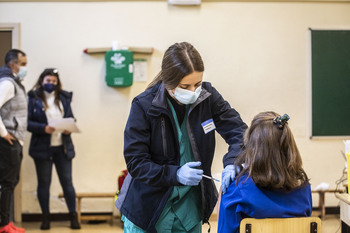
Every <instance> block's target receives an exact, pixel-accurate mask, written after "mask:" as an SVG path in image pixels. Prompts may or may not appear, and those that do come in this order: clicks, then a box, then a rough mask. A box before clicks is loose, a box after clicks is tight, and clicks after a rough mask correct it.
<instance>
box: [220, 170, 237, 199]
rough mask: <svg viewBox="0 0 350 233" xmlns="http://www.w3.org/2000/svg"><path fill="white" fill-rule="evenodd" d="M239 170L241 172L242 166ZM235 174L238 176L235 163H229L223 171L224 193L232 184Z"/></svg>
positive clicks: (222, 185) (222, 188)
mask: <svg viewBox="0 0 350 233" xmlns="http://www.w3.org/2000/svg"><path fill="white" fill-rule="evenodd" d="M237 170H238V172H239V170H240V168H239V167H237ZM235 176H236V169H235V165H227V166H226V167H225V169H224V170H223V171H222V179H221V190H222V194H225V193H226V190H227V188H228V187H229V186H230V184H231V182H232V181H233V180H234V178H235Z"/></svg>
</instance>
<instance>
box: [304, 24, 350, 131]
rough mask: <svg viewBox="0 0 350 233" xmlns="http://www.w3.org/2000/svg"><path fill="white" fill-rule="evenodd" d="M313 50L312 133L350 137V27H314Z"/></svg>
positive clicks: (312, 34) (312, 31) (312, 33)
mask: <svg viewBox="0 0 350 233" xmlns="http://www.w3.org/2000/svg"><path fill="white" fill-rule="evenodd" d="M311 50H312V51H311V63H312V77H311V79H312V81H311V86H312V135H311V136H312V137H314V136H344V137H347V136H350V30H311Z"/></svg>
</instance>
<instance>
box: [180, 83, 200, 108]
mask: <svg viewBox="0 0 350 233" xmlns="http://www.w3.org/2000/svg"><path fill="white" fill-rule="evenodd" d="M201 91H202V86H199V87H197V88H196V90H195V91H194V92H193V91H189V90H186V89H183V88H180V87H176V88H175V92H174V94H173V96H174V97H175V98H176V99H177V100H178V101H179V102H180V103H182V104H193V103H194V102H196V100H197V99H198V97H199V94H200V93H201Z"/></svg>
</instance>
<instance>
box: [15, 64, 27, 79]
mask: <svg viewBox="0 0 350 233" xmlns="http://www.w3.org/2000/svg"><path fill="white" fill-rule="evenodd" d="M26 75H27V67H26V66H20V67H19V71H18V74H17V77H18V78H19V80H21V81H22V80H23V79H24V77H25V76H26Z"/></svg>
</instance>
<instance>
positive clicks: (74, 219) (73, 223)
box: [69, 212, 81, 229]
mask: <svg viewBox="0 0 350 233" xmlns="http://www.w3.org/2000/svg"><path fill="white" fill-rule="evenodd" d="M69 218H70V228H72V229H80V228H81V227H80V224H79V221H78V215H77V213H75V212H74V213H69Z"/></svg>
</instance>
